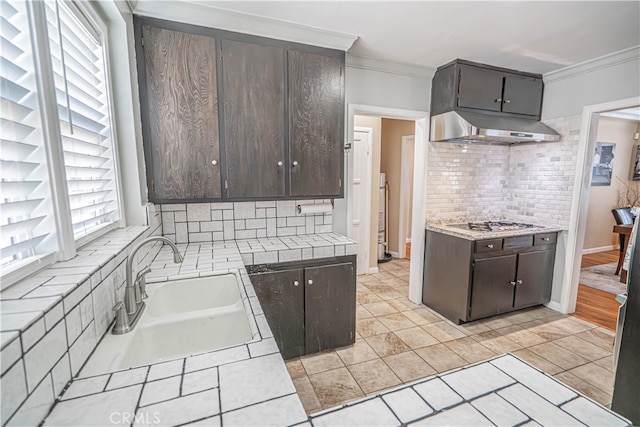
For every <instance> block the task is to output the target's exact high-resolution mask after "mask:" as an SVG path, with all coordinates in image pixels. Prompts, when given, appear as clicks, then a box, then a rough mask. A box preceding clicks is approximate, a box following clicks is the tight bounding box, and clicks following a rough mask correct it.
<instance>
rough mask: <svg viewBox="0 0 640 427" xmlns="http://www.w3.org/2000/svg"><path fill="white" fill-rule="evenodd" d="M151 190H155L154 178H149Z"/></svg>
mask: <svg viewBox="0 0 640 427" xmlns="http://www.w3.org/2000/svg"><path fill="white" fill-rule="evenodd" d="M151 191H156V180H155V179H152V180H151Z"/></svg>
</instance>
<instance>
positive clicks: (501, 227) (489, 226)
mask: <svg viewBox="0 0 640 427" xmlns="http://www.w3.org/2000/svg"><path fill="white" fill-rule="evenodd" d="M450 227H455V228H461V229H463V230H471V231H509V230H526V229H528V228H535V227H537V226H536V225H534V224H525V223H521V222H512V221H485V222H468V223H466V224H451V225H450Z"/></svg>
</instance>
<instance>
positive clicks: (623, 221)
mask: <svg viewBox="0 0 640 427" xmlns="http://www.w3.org/2000/svg"><path fill="white" fill-rule="evenodd" d="M611 213H612V214H613V218H614V219H615V220H616V224H618V225H630V224H633V221H634V220H635V219H636V218H635V217H634V216H633V214H632V213H631V208H617V209H611ZM626 237H627V236H626V235H624V234H622V233H618V240H619V241H620V255H619V256H618V265H617V266H616V275H617V274H619V273H620V269H621V268H622V263H623V262H624V253H625V252H626V250H625V249H626V245H627V239H626Z"/></svg>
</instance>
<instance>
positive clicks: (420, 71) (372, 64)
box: [346, 52, 436, 80]
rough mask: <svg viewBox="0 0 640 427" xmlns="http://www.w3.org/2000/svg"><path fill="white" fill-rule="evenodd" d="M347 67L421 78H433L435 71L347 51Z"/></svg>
mask: <svg viewBox="0 0 640 427" xmlns="http://www.w3.org/2000/svg"><path fill="white" fill-rule="evenodd" d="M346 65H347V67H352V68H362V69H365V70H373V71H381V72H383V73H391V74H401V75H403V76H411V77H418V78H421V79H429V80H431V79H432V78H433V74H434V73H435V72H436V70H434V69H433V68H428V67H420V66H418V65H414V64H407V63H404V62H395V61H384V60H381V59H375V58H368V57H366V56H359V55H353V54H350V53H348V52H347V58H346Z"/></svg>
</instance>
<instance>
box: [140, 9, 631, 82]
mask: <svg viewBox="0 0 640 427" xmlns="http://www.w3.org/2000/svg"><path fill="white" fill-rule="evenodd" d="M130 1H131V2H132V3H134V4H135V3H138V1H136V0H130ZM139 2H140V3H142V2H144V3H145V4H146V5H147V9H149V7H150V6H152V5H153V6H152V8H159V10H161V9H162V8H164V7H165V6H166V5H167V3H166V2H164V1H158V0H139ZM194 3H196V4H198V5H199V6H203V5H204V6H206V7H213V8H222V9H227V10H231V11H235V12H240V13H242V14H250V15H255V16H258V17H267V18H272V19H276V20H279V21H287V22H289V23H296V24H301V25H302V26H309V27H314V28H316V29H324V30H330V31H333V32H337V33H345V34H350V35H355V36H357V37H358V38H357V40H356V41H355V43H354V44H353V46H351V48H350V49H349V50H348V53H349V54H352V55H357V56H362V57H367V58H373V59H379V60H384V61H390V62H399V63H404V64H412V65H416V66H420V67H427V68H436V67H438V66H440V65H442V64H445V63H447V62H449V61H451V60H452V59H455V58H464V59H468V60H472V61H478V62H484V63H489V64H492V65H497V66H502V67H508V68H513V69H519V70H526V71H531V72H538V73H547V72H550V71H555V70H558V69H562V68H565V67H567V66H570V65H574V64H578V63H581V62H584V61H587V60H590V59H594V58H598V57H601V56H603V55H607V54H610V53H614V52H617V51H620V50H624V49H628V48H630V47H634V46H638V45H640V1H637V0H636V1H567V2H564V1H498V2H492V1H472V2H465V1H409V2H402V1H393V2H390V1H386V2H384V1H201V0H200V1H197V0H191V1H186V0H185V1H184V2H182V3H180V4H181V5H184V7H189V4H191V5H193V4H194ZM247 22H248V21H247ZM282 24H284V23H282ZM283 26H286V24H284V25H283ZM226 29H229V30H235V31H239V32H251V31H250V29H251V25H247V24H246V22H245V23H244V24H243V25H241V26H240V28H226ZM248 30H249V31H248ZM261 35H264V36H269V34H261ZM274 37H276V38H279V37H281V36H280V35H274Z"/></svg>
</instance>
